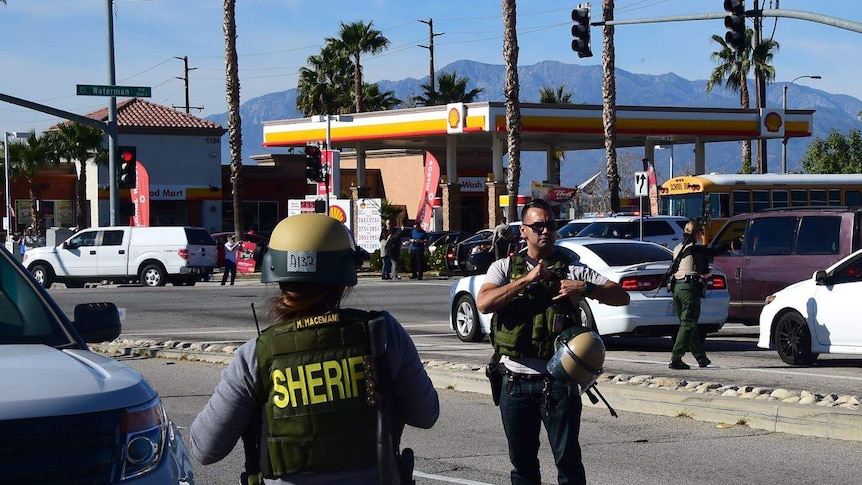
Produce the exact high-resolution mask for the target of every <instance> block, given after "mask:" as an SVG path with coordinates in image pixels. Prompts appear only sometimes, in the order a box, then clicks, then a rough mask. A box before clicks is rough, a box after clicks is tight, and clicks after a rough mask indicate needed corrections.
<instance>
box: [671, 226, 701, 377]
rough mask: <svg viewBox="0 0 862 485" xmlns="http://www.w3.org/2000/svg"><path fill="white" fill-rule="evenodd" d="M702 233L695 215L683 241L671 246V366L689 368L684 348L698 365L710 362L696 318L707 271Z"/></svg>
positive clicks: (686, 228)
mask: <svg viewBox="0 0 862 485" xmlns="http://www.w3.org/2000/svg"><path fill="white" fill-rule="evenodd" d="M702 237H703V226H701V225H700V222H698V221H697V220H695V219H692V220H690V221H688V222H687V223H686V225H685V234H683V236H682V242H681V243H679V244H678V245H677V246H676V247H675V248H674V250H673V259H674V264H678V267H677V270H676V272H675V273H674V274H673V281H672V289H671V291H672V292H673V306H674V308H675V309H676V314H677V315H678V316H679V331H677V334H676V341H675V342H674V344H673V350H671V355H670V364H668V367H669V368H671V369H680V370H684V369H690V368H691V367H690V366H689V365H688V364H686V363H685V362H683V361H682V357H683V356H684V355H685V352H686V350H688V351H690V352H691V355H693V356H694V358H695V359H697V365H699V366H700V367H706V366H708V365H709V364H711V363H712V361H710V360H709V358H707V356H706V352H704V350H703V345H702V343H701V338H700V331H698V329H697V321H698V319H700V299H701V296H702V295H703V290H704V288H705V287H706V281H707V278H708V277H709V276H710V274H709V264H708V262H707V258H706V253H705V249H706V248H704V247H703V246H700V245H699V243H700V239H701V238H702Z"/></svg>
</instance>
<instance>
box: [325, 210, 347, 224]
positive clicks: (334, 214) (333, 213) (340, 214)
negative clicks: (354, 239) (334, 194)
mask: <svg viewBox="0 0 862 485" xmlns="http://www.w3.org/2000/svg"><path fill="white" fill-rule="evenodd" d="M329 217H331V218H333V219H335V220H336V221H338V222H340V223H342V224H344V223H346V222H347V214H346V213H345V212H344V209H342V208H341V207H339V206H337V205H331V206H329Z"/></svg>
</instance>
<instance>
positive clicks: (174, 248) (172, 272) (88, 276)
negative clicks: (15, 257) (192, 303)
mask: <svg viewBox="0 0 862 485" xmlns="http://www.w3.org/2000/svg"><path fill="white" fill-rule="evenodd" d="M217 254H218V253H217V251H216V243H215V240H214V239H213V238H212V236H211V235H210V234H209V232H207V230H206V229H204V228H201V227H181V226H170V227H92V228H89V229H84V230H82V231H80V232H78V233H75V234H73V235H72V236H71V237H70V238H69V239H67V240H65V241H63V242H62V243H61V244H60V245H58V246H57V247H46V248H33V249H29V250H27V252H26V253H24V261H23V264H24V266H25V267H26V268H27V269H28V270H29V271H30V272H31V273H32V274H33V276H34V277H35V278H36V281H38V282H39V284H41V285H42V286H43V287H45V288H50V287H51V285H52V284H53V283H54V282H55V281H56V282H60V283H65V284H66V286H67V287H70V288H76V287H77V288H80V287H83V286H84V284H85V283H87V282H93V281H113V282H133V281H137V282H140V284H141V285H143V286H164V285H165V283H167V282H169V281H170V282H171V283H173V284H174V285H175V286H180V285H182V286H193V285H194V284H195V282H197V281H198V280H200V279H201V278H202V277H205V276H208V275H209V274H211V273H212V271H213V268H214V267H215V266H216V257H217Z"/></svg>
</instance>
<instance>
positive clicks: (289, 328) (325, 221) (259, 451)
mask: <svg viewBox="0 0 862 485" xmlns="http://www.w3.org/2000/svg"><path fill="white" fill-rule="evenodd" d="M353 253H354V249H353V246H352V243H351V239H350V236H349V235H348V233H347V229H346V228H345V227H344V225H342V224H341V223H339V222H338V221H336V220H334V219H332V218H330V217H328V216H325V215H322V214H299V215H295V216H291V217H289V218H287V219H285V220H283V221H281V222H280V223H279V224H278V225H277V226H276V227H275V230H274V231H273V233H272V238H271V239H270V244H269V250H268V251H267V253H266V255H265V256H264V259H263V265H262V275H261V281H263V282H264V283H278V287H279V289H280V290H281V291H280V292H279V294H278V295H277V296H275V297H274V298H273V300H272V315H273V316H274V317H275V321H276V323H275V324H274V325H273V326H271V327H269V328H268V329H266V330H264V331H263V333H261V334H260V336H259V337H257V338H256V339H252V340H250V341H248V342H246V343H245V344H243V345H242V346H241V347H240V348H239V349H238V350H237V352H236V355H235V356H234V358H233V360H232V361H231V363H230V365H229V366H228V367H227V368H226V369H225V370H224V372H223V373H222V378H221V381H220V382H219V383H218V386H217V387H216V390H215V393H214V394H213V396H212V397H211V398H210V400H209V402H208V403H207V405H206V408H205V409H204V410H203V411H202V412H201V413H200V414H199V415H198V416H197V418H196V419H195V421H194V423H193V424H192V427H191V432H190V435H191V446H190V449H191V453H192V455H193V456H194V457H195V459H196V460H198V461H199V462H201V463H202V464H204V465H207V464H210V463H215V462H217V461H219V460H221V459H222V458H224V457H225V456H227V455H228V454H229V453H230V452H231V450H232V449H233V448H234V446H235V445H236V443H237V440H239V439H240V437H242V439H243V443H244V447H245V452H246V473H245V474H244V478H245V480H246V481H245V483H252V484H258V483H267V484H287V483H290V484H305V483H339V484H342V483H344V484H367V483H375V484H376V483H385V484H389V483H394V484H400V483H405V484H406V483H410V482H411V481H412V468H413V465H412V461H413V460H412V451H409V450H408V449H405V450H403V451H401V452H399V442H400V438H401V431H402V429H403V426H404V425H405V424H407V425H410V426H415V427H418V428H430V427H431V426H433V425H434V423H435V422H436V421H437V418H438V416H439V412H440V409H439V401H438V397H437V392H436V391H435V390H434V387H433V386H432V384H431V380H430V379H429V378H428V375H427V374H426V372H425V369H424V368H423V366H422V361H421V360H420V359H419V354H418V353H417V352H416V347H415V346H414V345H413V341H412V340H411V339H410V337H409V336H408V334H407V332H406V331H405V330H404V328H403V327H402V326H401V324H400V323H398V321H397V320H395V318H394V317H393V316H392V315H390V314H389V313H388V312H385V311H381V312H374V311H371V312H369V311H361V310H353V309H344V308H340V303H341V300H342V298H343V297H344V294H345V291H347V289H348V288H349V287H351V286H355V285H356V266H355V265H354V264H353Z"/></svg>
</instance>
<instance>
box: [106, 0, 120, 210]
mask: <svg viewBox="0 0 862 485" xmlns="http://www.w3.org/2000/svg"><path fill="white" fill-rule="evenodd" d="M113 3H114V2H113V0H108V1H107V4H108V84H110V85H111V86H115V85H116V84H117V70H116V66H115V65H114V7H113ZM106 131H107V133H108V188H109V204H108V207H109V209H108V211H109V212H110V224H109V225H110V226H112V227H113V226H116V225H117V211H118V210H119V207H120V192H119V191H118V190H117V160H116V158H115V157H116V156H117V135H118V133H117V98H116V96H111V97H110V98H108V129H107V130H106Z"/></svg>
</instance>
